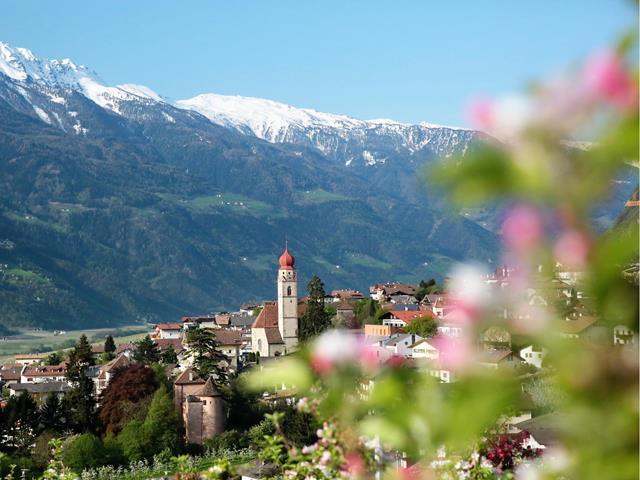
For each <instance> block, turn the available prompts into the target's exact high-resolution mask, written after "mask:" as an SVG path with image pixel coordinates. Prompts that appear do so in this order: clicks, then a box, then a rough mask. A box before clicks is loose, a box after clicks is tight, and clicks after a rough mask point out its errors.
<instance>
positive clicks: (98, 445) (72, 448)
mask: <svg viewBox="0 0 640 480" xmlns="http://www.w3.org/2000/svg"><path fill="white" fill-rule="evenodd" d="M104 454H105V451H104V445H103V444H102V440H100V438H98V437H96V436H95V435H94V434H93V433H83V434H82V435H79V436H77V437H73V438H71V439H69V441H68V443H67V444H66V445H65V446H64V448H63V449H62V462H63V463H64V464H65V465H66V466H68V467H69V468H71V469H72V470H74V471H75V472H78V473H81V472H82V471H83V470H85V469H87V468H94V467H98V466H100V465H104V463H105V455H104Z"/></svg>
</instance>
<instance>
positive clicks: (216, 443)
mask: <svg viewBox="0 0 640 480" xmlns="http://www.w3.org/2000/svg"><path fill="white" fill-rule="evenodd" d="M205 446H206V447H207V449H209V450H213V451H216V452H220V451H224V450H238V449H241V448H247V447H248V446H249V437H248V435H247V434H246V433H240V432H238V431H237V430H227V431H226V432H222V433H221V434H219V435H216V436H215V437H213V438H211V439H209V440H206V441H205Z"/></svg>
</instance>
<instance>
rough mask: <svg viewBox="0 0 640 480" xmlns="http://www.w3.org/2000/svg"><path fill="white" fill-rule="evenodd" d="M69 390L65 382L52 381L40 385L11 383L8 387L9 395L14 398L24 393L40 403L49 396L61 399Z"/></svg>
mask: <svg viewBox="0 0 640 480" xmlns="http://www.w3.org/2000/svg"><path fill="white" fill-rule="evenodd" d="M69 390H71V387H70V386H69V384H68V383H67V382H66V381H52V382H41V383H13V384H11V385H9V395H10V396H12V397H13V396H15V395H20V394H21V393H23V392H26V393H28V394H30V395H31V397H32V398H33V399H34V400H35V401H36V402H37V403H42V402H43V401H44V400H45V399H46V398H47V397H48V396H49V395H56V396H58V398H62V396H63V395H64V394H65V392H67V391H69Z"/></svg>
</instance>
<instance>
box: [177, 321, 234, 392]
mask: <svg viewBox="0 0 640 480" xmlns="http://www.w3.org/2000/svg"><path fill="white" fill-rule="evenodd" d="M187 344H188V345H189V355H190V357H191V358H192V360H193V369H194V370H195V371H196V372H197V373H198V375H200V377H201V378H209V377H210V376H212V377H213V380H214V381H215V383H216V385H219V386H224V385H225V384H226V383H227V371H226V368H225V367H224V366H223V365H222V362H228V360H229V359H228V358H227V357H226V356H225V355H224V354H223V353H222V352H221V351H220V349H219V345H220V344H219V343H218V341H217V340H216V336H215V332H214V331H213V330H212V329H210V328H192V329H190V330H189V331H188V332H187Z"/></svg>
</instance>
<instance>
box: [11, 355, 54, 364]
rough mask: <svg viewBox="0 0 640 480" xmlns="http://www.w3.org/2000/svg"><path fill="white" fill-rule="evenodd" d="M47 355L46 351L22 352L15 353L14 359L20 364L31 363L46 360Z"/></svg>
mask: <svg viewBox="0 0 640 480" xmlns="http://www.w3.org/2000/svg"><path fill="white" fill-rule="evenodd" d="M48 356H49V354H48V353H23V354H18V355H16V356H15V359H16V363H19V364H20V365H33V364H34V363H40V362H42V361H43V360H46V359H47V357H48Z"/></svg>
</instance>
